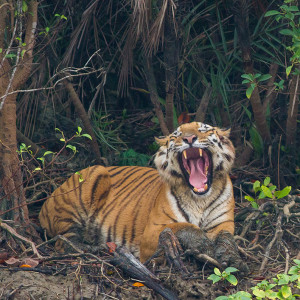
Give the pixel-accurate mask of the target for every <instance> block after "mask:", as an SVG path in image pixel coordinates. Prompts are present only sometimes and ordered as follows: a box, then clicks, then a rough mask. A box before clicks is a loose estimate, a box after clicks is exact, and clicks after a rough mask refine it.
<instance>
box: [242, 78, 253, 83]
mask: <svg viewBox="0 0 300 300" xmlns="http://www.w3.org/2000/svg"><path fill="white" fill-rule="evenodd" d="M249 82H251V81H250V80H249V79H244V80H243V81H242V84H246V83H249Z"/></svg>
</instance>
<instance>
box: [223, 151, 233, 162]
mask: <svg viewBox="0 0 300 300" xmlns="http://www.w3.org/2000/svg"><path fill="white" fill-rule="evenodd" d="M223 156H224V157H225V158H226V159H227V160H228V161H229V162H230V161H231V160H232V157H231V156H230V155H229V154H226V153H223Z"/></svg>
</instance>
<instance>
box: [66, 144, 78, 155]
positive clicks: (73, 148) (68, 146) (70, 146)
mask: <svg viewBox="0 0 300 300" xmlns="http://www.w3.org/2000/svg"><path fill="white" fill-rule="evenodd" d="M66 148H69V149H71V150H72V151H73V152H74V154H75V153H76V151H77V149H76V147H75V146H73V145H67V146H66Z"/></svg>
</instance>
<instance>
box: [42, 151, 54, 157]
mask: <svg viewBox="0 0 300 300" xmlns="http://www.w3.org/2000/svg"><path fill="white" fill-rule="evenodd" d="M48 154H53V152H52V151H46V152H45V153H44V154H43V156H46V155H48Z"/></svg>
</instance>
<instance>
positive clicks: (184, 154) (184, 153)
mask: <svg viewBox="0 0 300 300" xmlns="http://www.w3.org/2000/svg"><path fill="white" fill-rule="evenodd" d="M183 156H184V158H185V159H187V156H186V150H184V151H183Z"/></svg>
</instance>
